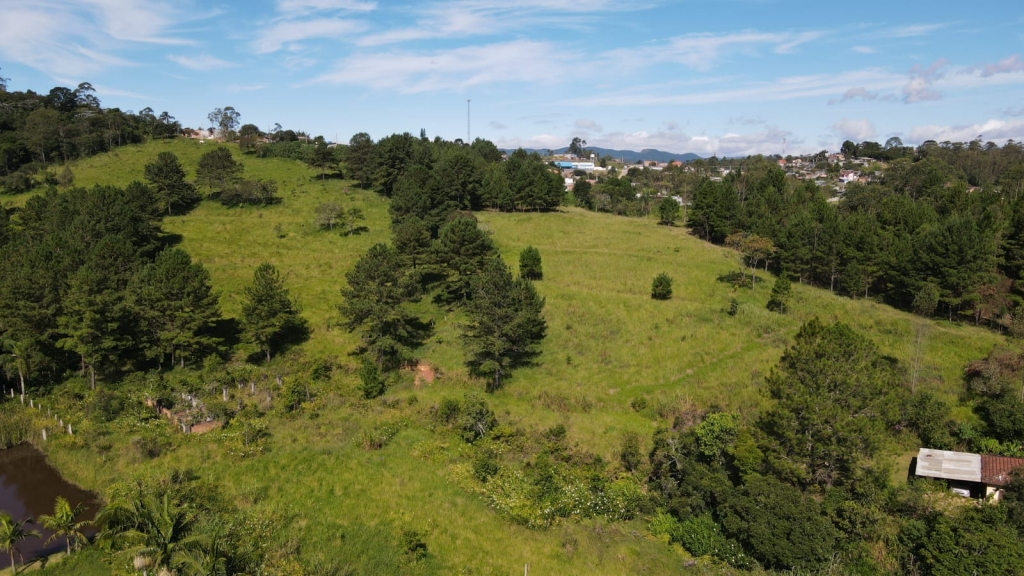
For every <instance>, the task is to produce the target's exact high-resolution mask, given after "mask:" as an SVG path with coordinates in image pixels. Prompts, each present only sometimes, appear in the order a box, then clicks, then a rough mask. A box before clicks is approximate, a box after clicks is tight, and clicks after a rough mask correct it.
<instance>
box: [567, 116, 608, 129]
mask: <svg viewBox="0 0 1024 576" xmlns="http://www.w3.org/2000/svg"><path fill="white" fill-rule="evenodd" d="M573 126H575V127H576V129H577V130H583V131H585V132H604V128H602V127H600V126H598V124H597V122H594V121H593V120H586V119H583V118H580V119H578V120H576V122H574V123H573Z"/></svg>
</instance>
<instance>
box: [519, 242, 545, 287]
mask: <svg viewBox="0 0 1024 576" xmlns="http://www.w3.org/2000/svg"><path fill="white" fill-rule="evenodd" d="M519 275H520V276H521V277H523V278H526V279H527V280H540V279H542V278H544V270H543V269H542V268H541V261H540V251H539V250H537V249H536V248H534V247H533V246H527V247H526V248H524V249H523V251H522V252H520V253H519Z"/></svg>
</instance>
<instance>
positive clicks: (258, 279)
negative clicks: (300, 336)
mask: <svg viewBox="0 0 1024 576" xmlns="http://www.w3.org/2000/svg"><path fill="white" fill-rule="evenodd" d="M305 325H306V323H305V320H303V319H302V317H301V316H299V310H298V306H297V305H296V304H295V302H294V301H292V299H291V297H290V296H289V295H288V289H287V288H285V286H284V279H282V278H281V274H280V272H278V270H277V268H275V267H274V266H273V265H272V264H268V263H263V264H260V265H259V266H258V267H257V268H256V272H255V274H254V275H253V279H252V285H251V286H249V287H247V288H246V289H245V303H244V304H242V334H243V337H244V338H245V339H246V340H247V341H249V342H252V343H253V344H256V345H257V346H258V347H259V349H260V351H261V352H263V353H264V354H265V355H266V357H267V362H270V353H271V352H272V351H273V350H274V349H275V348H277V347H278V346H279V345H280V344H281V343H282V341H283V340H285V339H287V338H288V337H289V336H291V335H293V334H294V333H295V332H296V331H302V330H304V329H305Z"/></svg>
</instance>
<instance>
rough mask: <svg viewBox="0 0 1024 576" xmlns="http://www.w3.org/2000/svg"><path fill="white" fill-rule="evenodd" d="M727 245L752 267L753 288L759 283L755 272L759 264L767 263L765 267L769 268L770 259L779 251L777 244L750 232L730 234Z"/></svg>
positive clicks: (726, 241) (751, 280) (751, 283)
mask: <svg viewBox="0 0 1024 576" xmlns="http://www.w3.org/2000/svg"><path fill="white" fill-rule="evenodd" d="M725 245H726V246H728V247H729V248H732V249H733V250H736V251H737V252H739V253H740V254H743V258H744V260H745V261H746V264H747V266H749V267H750V286H751V287H753V286H754V285H755V284H756V283H757V275H756V274H755V272H757V266H758V264H760V263H761V262H765V267H766V268H767V262H768V258H770V257H771V255H772V254H775V252H776V250H777V249H776V248H775V244H774V243H773V242H772V241H771V240H770V239H768V238H765V237H763V236H758V235H757V234H750V233H748V232H737V233H735V234H730V235H729V236H728V237H726V239H725Z"/></svg>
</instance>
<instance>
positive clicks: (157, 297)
mask: <svg viewBox="0 0 1024 576" xmlns="http://www.w3.org/2000/svg"><path fill="white" fill-rule="evenodd" d="M128 291H129V301H130V302H131V305H132V306H133V308H134V309H135V311H136V314H137V315H138V316H139V318H140V323H141V331H142V333H143V337H144V338H145V340H146V349H147V351H148V354H149V355H150V356H151V357H155V358H159V359H160V360H161V362H162V360H163V359H164V358H168V357H169V359H170V362H171V363H172V364H173V363H174V362H175V361H177V362H178V363H179V364H180V365H181V366H184V365H185V359H186V358H189V359H199V358H205V357H206V356H207V352H208V351H210V350H212V349H215V348H217V346H219V344H220V340H219V339H218V338H216V337H214V336H213V335H212V333H211V331H212V328H213V327H214V325H215V324H216V323H217V322H218V321H219V320H220V318H221V316H220V306H219V305H218V303H217V294H216V293H214V292H213V288H212V287H211V285H210V273H209V272H207V271H206V268H204V267H203V265H202V264H200V263H198V262H192V258H191V257H190V256H189V255H188V253H187V252H185V251H184V250H181V249H178V248H172V249H169V250H164V251H163V252H161V253H160V254H158V255H157V257H156V260H154V261H153V263H152V264H149V265H147V266H146V267H144V268H143V269H141V270H140V271H139V273H138V274H136V275H135V277H134V278H132V281H131V284H130V285H129V288H128Z"/></svg>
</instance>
